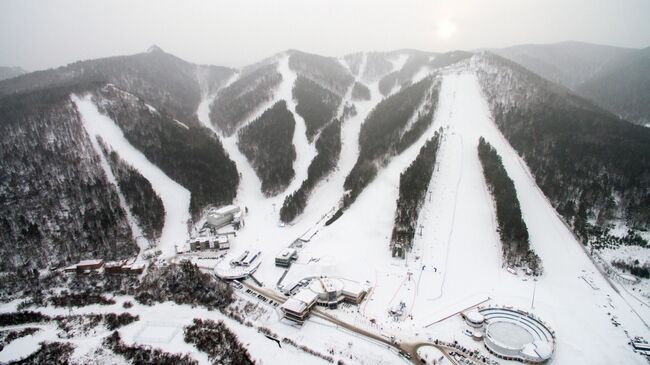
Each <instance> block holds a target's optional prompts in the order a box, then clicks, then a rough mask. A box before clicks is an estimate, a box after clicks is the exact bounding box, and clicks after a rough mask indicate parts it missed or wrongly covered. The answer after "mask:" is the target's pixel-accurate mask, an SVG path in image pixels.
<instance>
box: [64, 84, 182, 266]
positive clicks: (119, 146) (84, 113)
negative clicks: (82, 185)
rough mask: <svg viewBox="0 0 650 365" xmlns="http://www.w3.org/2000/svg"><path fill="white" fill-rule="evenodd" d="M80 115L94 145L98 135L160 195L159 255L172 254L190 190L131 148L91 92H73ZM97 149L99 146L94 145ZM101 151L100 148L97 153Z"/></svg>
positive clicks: (180, 237) (176, 243)
mask: <svg viewBox="0 0 650 365" xmlns="http://www.w3.org/2000/svg"><path fill="white" fill-rule="evenodd" d="M72 101H73V102H74V103H75V104H76V106H77V109H78V110H79V113H80V115H81V119H82V121H83V125H84V128H85V129H86V131H87V132H88V134H89V135H90V136H91V140H93V145H95V144H96V136H100V137H101V138H102V139H103V140H104V142H106V143H107V144H108V145H109V146H110V147H111V148H112V149H113V150H115V151H116V152H117V154H118V155H119V156H120V157H121V158H122V159H123V160H124V161H126V162H127V163H128V164H130V165H131V166H133V167H134V168H135V169H136V170H138V171H139V172H140V174H141V175H142V176H143V177H144V178H145V179H147V180H149V182H150V183H151V186H152V187H153V190H154V191H155V192H156V193H157V194H158V196H160V199H161V200H162V203H163V206H164V207H165V225H164V226H163V229H162V234H161V235H160V241H159V244H158V248H159V249H160V250H161V251H162V255H161V257H172V256H174V255H175V254H176V246H177V245H179V246H180V245H183V244H185V242H186V240H187V238H188V237H189V236H188V228H187V227H188V226H187V224H188V221H189V220H190V211H189V210H190V192H189V190H187V189H185V188H184V187H183V186H181V185H180V184H178V183H176V182H175V181H173V180H172V179H170V178H169V177H168V176H167V175H166V174H165V173H164V172H162V170H160V169H159V168H158V167H157V166H156V165H154V164H153V163H151V162H150V161H149V160H148V159H147V158H146V157H145V156H144V155H143V154H142V153H141V152H140V151H138V150H137V149H136V148H135V147H133V146H132V145H131V144H130V143H129V141H127V140H126V138H125V137H124V133H122V130H121V129H120V127H118V126H117V124H115V122H114V121H113V120H111V119H110V118H109V117H107V116H105V115H103V114H101V113H100V112H99V110H98V109H97V106H95V104H94V103H93V101H92V98H91V96H90V95H86V96H84V97H79V96H77V95H72ZM95 148H96V149H97V148H99V146H98V145H97V146H96V147H95ZM98 153H99V154H101V151H100V152H98Z"/></svg>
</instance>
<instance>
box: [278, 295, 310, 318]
mask: <svg viewBox="0 0 650 365" xmlns="http://www.w3.org/2000/svg"><path fill="white" fill-rule="evenodd" d="M317 299H318V294H316V293H314V292H313V291H311V290H309V289H307V288H305V289H302V290H301V291H299V292H298V293H296V295H294V296H292V297H291V298H289V299H287V300H286V301H285V302H284V303H283V304H282V305H281V306H280V309H281V310H282V313H284V317H285V318H287V319H289V320H291V321H294V322H298V323H302V322H304V321H305V319H307V317H308V316H309V312H310V311H311V308H312V307H313V306H314V304H316V300H317Z"/></svg>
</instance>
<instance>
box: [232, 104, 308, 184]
mask: <svg viewBox="0 0 650 365" xmlns="http://www.w3.org/2000/svg"><path fill="white" fill-rule="evenodd" d="M295 128H296V121H295V119H294V117H293V114H292V113H291V112H290V111H289V110H288V109H287V103H286V102H285V101H284V100H281V101H278V102H277V103H275V105H273V106H272V107H271V108H269V109H267V110H266V111H264V113H263V114H262V115H261V116H260V117H259V118H257V119H255V120H254V121H252V122H251V123H250V124H248V125H247V126H245V127H243V128H242V129H240V130H239V132H238V138H239V139H238V141H237V146H238V147H239V150H240V151H241V152H242V153H243V154H244V155H245V156H246V158H247V159H248V160H249V161H250V163H251V165H252V166H253V169H254V170H255V173H256V174H257V176H258V177H259V178H260V180H261V181H262V192H263V193H264V194H265V195H267V196H273V195H276V194H278V193H280V192H282V191H283V190H284V189H286V188H287V186H289V183H290V182H291V180H292V179H293V177H294V175H295V171H294V170H293V161H295V159H296V149H295V147H294V145H293V143H292V140H293V133H294V130H295Z"/></svg>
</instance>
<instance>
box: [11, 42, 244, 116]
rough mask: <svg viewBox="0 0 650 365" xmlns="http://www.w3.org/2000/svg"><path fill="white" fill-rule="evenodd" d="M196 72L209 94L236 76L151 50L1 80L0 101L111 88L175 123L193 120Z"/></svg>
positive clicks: (230, 71) (198, 92) (198, 91)
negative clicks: (75, 88)
mask: <svg viewBox="0 0 650 365" xmlns="http://www.w3.org/2000/svg"><path fill="white" fill-rule="evenodd" d="M197 70H201V71H203V72H202V74H203V76H204V77H205V78H206V82H207V84H208V85H210V86H211V87H213V88H216V87H218V86H220V85H222V84H223V83H224V82H225V81H226V80H227V79H228V78H229V77H230V76H231V75H232V74H233V73H234V72H235V70H233V69H230V68H227V67H220V66H198V65H195V64H192V63H189V62H186V61H184V60H182V59H180V58H178V57H176V56H174V55H171V54H169V53H166V52H164V51H163V50H161V49H160V48H158V47H152V48H151V50H150V52H143V53H138V54H134V55H129V56H116V57H107V58H100V59H95V60H88V61H78V62H73V63H71V64H69V65H67V66H62V67H58V68H55V69H49V70H44V71H36V72H31V73H28V74H25V75H21V76H19V77H16V78H13V79H8V80H3V81H0V96H5V95H10V94H23V93H26V92H32V91H37V90H46V89H51V88H61V87H65V86H69V85H74V84H90V83H95V84H106V83H111V84H113V85H115V86H116V87H117V88H120V89H122V90H128V91H129V92H130V93H133V94H134V95H136V96H138V97H141V98H143V99H145V100H147V102H149V103H150V104H151V105H153V106H154V107H155V108H156V109H157V110H159V111H161V112H163V113H166V114H169V115H171V116H172V117H173V118H176V119H179V120H191V119H194V118H195V112H196V108H197V107H198V105H199V103H200V101H201V89H200V87H199V84H198V82H197V77H196V72H197Z"/></svg>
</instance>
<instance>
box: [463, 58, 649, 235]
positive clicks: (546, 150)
mask: <svg viewBox="0 0 650 365" xmlns="http://www.w3.org/2000/svg"><path fill="white" fill-rule="evenodd" d="M474 61H475V62H474V63H475V66H476V71H477V74H478V76H479V81H480V82H481V85H482V88H483V92H484V93H485V95H486V97H487V100H488V103H489V105H490V109H491V111H492V114H493V116H494V120H495V122H496V124H497V126H498V127H499V129H500V130H501V132H502V133H503V134H504V136H505V137H506V138H507V139H508V141H509V142H510V144H511V145H512V146H513V147H514V148H515V150H516V151H517V152H518V153H519V155H520V156H522V157H523V159H524V160H525V161H526V163H527V165H528V167H529V168H530V169H531V171H532V173H533V175H534V176H535V179H536V181H537V184H538V185H539V186H540V188H541V189H542V190H543V191H544V193H545V194H546V196H547V197H548V198H549V199H550V201H551V203H552V204H553V206H554V207H555V208H556V210H557V211H558V212H559V213H560V214H561V215H562V216H563V217H564V219H565V220H566V221H567V222H568V223H569V224H570V225H571V226H572V227H573V229H574V231H575V232H576V233H577V234H578V235H579V236H580V237H581V238H582V239H584V240H585V241H587V240H588V239H590V238H593V237H594V235H595V234H597V233H596V231H598V229H601V228H603V227H604V225H605V224H606V223H608V222H610V221H612V220H613V219H617V220H622V221H624V222H626V223H627V224H628V225H629V226H630V227H637V228H640V229H648V228H650V227H649V226H650V204H648V202H650V129H648V128H644V127H641V126H638V125H634V124H632V123H629V122H626V121H624V120H621V119H619V118H617V117H616V116H614V115H612V114H610V113H608V112H606V111H604V110H603V109H601V108H599V107H597V106H595V105H593V104H592V103H590V102H589V101H586V100H584V99H582V98H580V97H578V96H576V95H574V94H572V93H571V92H570V91H568V90H567V89H565V88H563V87H560V86H558V85H556V84H553V83H551V82H549V81H546V80H544V79H542V78H541V77H539V76H537V75H535V74H533V73H532V72H530V71H528V70H526V69H525V68H523V67H521V66H519V65H517V64H515V63H513V62H511V61H508V60H505V59H503V58H501V57H499V56H496V55H491V54H484V55H481V56H478V57H477V58H476V59H475V60H474ZM590 222H592V223H594V224H593V225H592V223H590ZM596 228H598V229H596Z"/></svg>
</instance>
